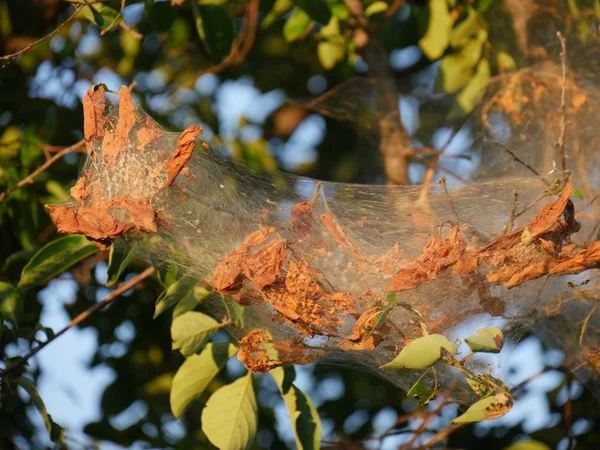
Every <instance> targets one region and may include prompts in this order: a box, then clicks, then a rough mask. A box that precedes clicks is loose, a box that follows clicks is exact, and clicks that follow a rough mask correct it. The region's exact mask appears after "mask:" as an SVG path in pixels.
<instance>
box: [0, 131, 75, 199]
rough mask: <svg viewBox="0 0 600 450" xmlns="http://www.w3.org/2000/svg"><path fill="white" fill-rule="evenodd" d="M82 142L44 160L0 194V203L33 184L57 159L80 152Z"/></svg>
mask: <svg viewBox="0 0 600 450" xmlns="http://www.w3.org/2000/svg"><path fill="white" fill-rule="evenodd" d="M84 143H85V142H84V140H83V139H82V140H81V141H79V142H77V143H75V144H73V145H70V146H68V147H65V148H63V149H62V150H61V151H59V152H58V153H56V154H54V156H52V157H50V158H48V159H47V160H46V162H45V163H44V164H42V165H41V166H40V167H38V168H37V169H35V170H34V171H33V172H31V173H30V174H29V175H28V176H26V177H25V178H23V179H22V180H21V181H19V182H18V183H17V184H15V185H14V186H10V187H9V188H8V189H6V191H4V192H2V193H1V194H0V202H2V201H4V199H5V198H6V197H8V196H9V195H10V194H12V193H13V192H14V191H16V190H17V189H20V188H22V187H23V186H25V185H26V184H31V183H33V180H34V179H35V178H36V177H37V176H38V175H39V174H41V173H42V172H44V171H45V170H47V169H48V167H50V166H51V165H52V164H54V163H55V162H56V161H58V160H59V159H61V158H62V157H63V156H65V155H66V154H67V153H71V152H74V151H81V149H83V144H84Z"/></svg>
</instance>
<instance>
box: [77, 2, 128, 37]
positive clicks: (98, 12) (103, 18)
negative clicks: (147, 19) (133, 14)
mask: <svg viewBox="0 0 600 450" xmlns="http://www.w3.org/2000/svg"><path fill="white" fill-rule="evenodd" d="M81 3H83V2H81ZM78 15H80V16H81V17H83V18H85V19H87V20H89V21H90V22H92V23H93V24H95V25H96V26H97V27H98V28H99V29H100V30H102V31H105V30H108V29H109V27H110V26H113V27H115V26H118V25H119V24H120V23H121V22H122V21H123V17H121V16H120V15H119V11H117V10H116V9H114V8H111V7H110V6H108V5H105V4H103V3H94V4H91V5H88V7H87V8H83V9H82V10H81V11H80V12H79V14H78ZM117 17H118V18H117ZM115 19H116V20H115Z"/></svg>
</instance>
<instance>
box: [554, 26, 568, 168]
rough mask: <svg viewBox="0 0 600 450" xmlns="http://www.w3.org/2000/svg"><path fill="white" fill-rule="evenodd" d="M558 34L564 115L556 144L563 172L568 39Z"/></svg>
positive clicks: (562, 110)
mask: <svg viewBox="0 0 600 450" xmlns="http://www.w3.org/2000/svg"><path fill="white" fill-rule="evenodd" d="M556 36H557V37H558V40H559V41H560V45H561V46H562V51H561V52H560V61H561V64H562V92H561V95H560V112H561V115H562V118H561V122H560V134H559V135H558V141H557V142H556V145H557V146H558V149H559V150H560V163H561V167H562V170H563V172H564V171H566V170H567V154H566V153H565V133H566V130H567V107H566V104H565V95H566V92H567V41H566V39H565V37H564V36H563V35H562V33H561V32H560V31H557V32H556Z"/></svg>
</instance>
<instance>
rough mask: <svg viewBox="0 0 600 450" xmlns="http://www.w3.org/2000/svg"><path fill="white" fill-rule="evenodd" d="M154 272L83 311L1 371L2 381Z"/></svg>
mask: <svg viewBox="0 0 600 450" xmlns="http://www.w3.org/2000/svg"><path fill="white" fill-rule="evenodd" d="M154 272H155V269H154V267H148V268H147V269H146V270H144V271H143V272H141V273H140V274H138V275H137V276H136V277H134V278H132V279H131V280H129V281H127V282H125V283H122V284H121V285H120V286H119V287H118V288H117V289H115V290H114V291H112V292H111V293H110V294H108V295H107V296H106V297H105V298H104V300H102V301H101V302H98V303H95V304H94V305H92V306H91V307H89V308H88V309H86V310H85V311H83V312H82V313H81V314H79V315H78V316H77V317H75V318H74V319H73V320H71V321H70V322H69V323H68V324H67V325H66V326H65V327H64V328H63V329H62V330H60V331H59V332H58V333H56V334H55V335H54V336H53V337H52V338H51V339H48V340H47V341H45V342H42V343H41V344H40V345H38V346H37V347H36V348H34V349H32V350H31V351H30V352H29V353H27V354H26V355H25V356H23V357H22V358H21V359H20V360H19V361H17V362H16V363H14V364H13V365H11V366H8V367H7V368H6V369H4V370H3V371H1V372H0V379H4V377H6V375H7V374H8V373H9V372H11V371H13V370H15V369H17V368H19V367H22V366H24V365H25V363H26V362H27V361H28V360H29V359H31V358H32V357H33V356H35V355H36V354H37V353H38V352H39V351H40V350H42V349H43V348H44V347H46V346H47V345H48V344H50V343H51V342H52V341H54V340H55V339H57V338H58V337H60V336H62V335H63V334H65V333H66V332H67V331H68V330H70V329H71V328H73V327H74V326H76V325H79V324H81V323H82V322H84V321H85V320H86V319H87V318H88V317H90V316H91V315H92V314H93V313H95V312H96V311H98V310H100V309H102V308H104V307H105V306H107V305H109V304H110V303H112V302H113V301H115V300H116V299H117V298H119V297H120V296H121V295H122V294H124V293H125V292H127V291H128V290H130V289H132V288H134V287H135V286H137V285H138V284H140V282H142V281H143V280H145V279H146V278H148V277H149V276H151V275H152V274H153V273H154Z"/></svg>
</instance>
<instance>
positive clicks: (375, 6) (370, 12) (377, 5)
mask: <svg viewBox="0 0 600 450" xmlns="http://www.w3.org/2000/svg"><path fill="white" fill-rule="evenodd" d="M388 7H389V5H388V4H387V3H386V2H383V1H378V2H373V3H371V4H370V5H369V6H367V7H366V8H365V16H367V17H371V16H374V15H375V14H381V13H383V12H386V11H387V9H388Z"/></svg>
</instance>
